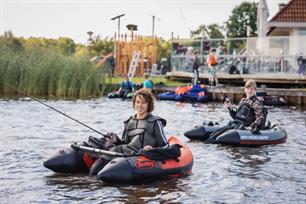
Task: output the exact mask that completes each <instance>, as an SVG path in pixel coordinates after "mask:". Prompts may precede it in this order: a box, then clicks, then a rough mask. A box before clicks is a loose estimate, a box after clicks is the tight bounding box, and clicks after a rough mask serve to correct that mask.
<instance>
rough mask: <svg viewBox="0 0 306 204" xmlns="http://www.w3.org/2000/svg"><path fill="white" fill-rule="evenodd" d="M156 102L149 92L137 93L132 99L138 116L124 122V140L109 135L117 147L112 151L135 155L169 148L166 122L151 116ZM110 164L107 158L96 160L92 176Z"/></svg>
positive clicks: (91, 171) (141, 91) (111, 134)
mask: <svg viewBox="0 0 306 204" xmlns="http://www.w3.org/2000/svg"><path fill="white" fill-rule="evenodd" d="M154 102H155V99H154V96H153V95H152V94H151V93H150V92H149V91H148V90H145V89H140V90H139V91H137V92H136V94H135V95H134V97H133V99H132V103H133V108H134V110H135V113H136V114H135V115H133V116H131V117H130V118H129V119H128V120H126V121H124V131H123V134H122V139H119V137H118V136H117V135H116V134H115V133H112V132H111V133H108V136H109V138H110V142H112V143H113V144H115V145H116V146H115V147H113V148H111V149H110V151H113V152H119V153H123V154H134V153H138V151H139V150H141V149H144V150H147V151H148V150H151V149H152V148H156V147H168V146H169V144H168V141H167V139H166V136H165V134H164V130H163V127H164V126H166V123H167V122H166V120H165V119H163V118H160V117H158V116H155V115H153V114H151V112H152V111H153V109H154ZM108 162H109V159H107V158H106V157H105V158H103V159H98V160H96V162H95V163H94V164H93V166H92V167H91V169H90V175H96V174H97V173H98V172H99V171H100V170H101V169H102V168H103V167H104V166H105V165H106V164H107V163H108Z"/></svg>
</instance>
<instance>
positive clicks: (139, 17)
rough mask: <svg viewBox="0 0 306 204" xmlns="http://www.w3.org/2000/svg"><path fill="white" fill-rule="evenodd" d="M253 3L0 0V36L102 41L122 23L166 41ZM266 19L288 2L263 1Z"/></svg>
mask: <svg viewBox="0 0 306 204" xmlns="http://www.w3.org/2000/svg"><path fill="white" fill-rule="evenodd" d="M244 1H248V2H258V1H259V0H0V35H3V33H4V31H8V30H11V31H12V32H13V34H14V35H15V36H17V37H25V38H28V37H31V36H33V37H46V38H59V37H69V38H72V39H73V40H74V41H75V42H77V43H83V44H85V43H86V41H87V39H88V35H87V32H88V31H92V32H94V35H100V36H101V37H102V38H106V37H113V36H114V33H115V32H116V31H117V30H118V21H117V20H110V19H111V18H113V17H115V16H118V15H120V14H125V16H123V17H122V18H121V20H120V32H121V33H125V32H128V33H130V32H129V31H128V30H127V28H126V25H127V24H135V25H137V26H138V31H137V34H139V35H143V36H148V35H152V24H153V17H152V16H155V17H156V18H155V28H154V30H155V34H156V35H157V36H158V37H162V38H164V39H166V40H168V39H170V38H171V33H172V32H173V35H174V37H178V36H179V37H180V38H188V37H189V36H190V31H191V30H195V29H196V28H197V27H198V26H199V25H201V24H205V25H209V24H212V23H218V24H222V23H224V22H225V21H227V20H228V18H229V16H230V15H231V11H232V10H233V9H234V7H235V6H237V5H239V4H240V3H242V2H244ZM266 1H267V4H268V8H269V13H270V15H269V19H270V18H271V17H273V16H274V15H275V14H276V13H277V11H278V4H279V3H288V1H289V0H266Z"/></svg>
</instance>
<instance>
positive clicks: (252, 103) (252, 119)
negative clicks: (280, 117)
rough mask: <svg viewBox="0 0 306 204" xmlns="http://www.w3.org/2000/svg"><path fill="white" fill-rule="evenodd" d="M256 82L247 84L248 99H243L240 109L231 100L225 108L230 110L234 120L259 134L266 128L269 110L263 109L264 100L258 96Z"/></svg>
mask: <svg viewBox="0 0 306 204" xmlns="http://www.w3.org/2000/svg"><path fill="white" fill-rule="evenodd" d="M256 88H257V85H256V82H255V81H254V80H253V79H250V80H248V81H247V82H246V83H245V88H244V91H245V93H246V98H243V99H241V101H240V103H239V107H238V108H237V107H235V106H233V105H232V104H231V102H230V101H229V100H227V101H226V102H225V107H226V108H227V109H228V110H229V112H230V115H231V117H232V118H233V119H234V120H239V121H242V122H243V125H244V126H246V127H251V131H252V132H253V133H258V132H259V130H260V129H262V128H264V125H265V121H266V117H267V110H266V109H265V108H264V107H263V98H261V97H257V96H256Z"/></svg>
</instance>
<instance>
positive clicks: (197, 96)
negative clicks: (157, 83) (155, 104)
mask: <svg viewBox="0 0 306 204" xmlns="http://www.w3.org/2000/svg"><path fill="white" fill-rule="evenodd" d="M157 98H158V99H160V100H171V101H193V102H206V101H208V95H207V92H206V88H205V86H204V85H193V86H184V87H178V88H177V89H176V91H175V92H166V93H160V94H158V95H157Z"/></svg>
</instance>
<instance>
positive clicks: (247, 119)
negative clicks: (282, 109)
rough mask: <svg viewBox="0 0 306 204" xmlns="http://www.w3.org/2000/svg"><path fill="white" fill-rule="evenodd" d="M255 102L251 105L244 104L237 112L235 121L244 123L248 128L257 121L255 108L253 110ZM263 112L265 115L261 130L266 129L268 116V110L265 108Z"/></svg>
mask: <svg viewBox="0 0 306 204" xmlns="http://www.w3.org/2000/svg"><path fill="white" fill-rule="evenodd" d="M255 100H256V99H255ZM255 100H253V102H252V103H251V104H249V103H246V102H242V103H241V104H240V106H239V108H238V110H237V112H236V115H235V119H236V120H239V121H241V122H243V124H244V126H247V127H248V126H250V125H251V124H252V123H253V122H254V121H255V120H256V116H255V111H254V108H252V104H253V103H254V102H255ZM262 111H263V114H264V120H263V121H261V127H260V129H262V128H264V126H265V123H266V118H267V115H268V109H267V108H266V107H263V110H262Z"/></svg>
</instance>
